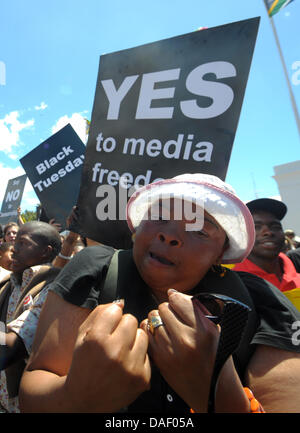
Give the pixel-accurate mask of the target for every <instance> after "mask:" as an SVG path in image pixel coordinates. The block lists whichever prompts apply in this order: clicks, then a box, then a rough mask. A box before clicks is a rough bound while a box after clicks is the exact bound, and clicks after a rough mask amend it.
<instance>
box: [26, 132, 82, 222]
mask: <svg viewBox="0 0 300 433" xmlns="http://www.w3.org/2000/svg"><path fill="white" fill-rule="evenodd" d="M84 155H85V145H84V144H83V142H82V141H81V140H80V138H79V137H78V135H77V134H76V132H75V131H74V129H73V128H72V126H71V125H70V124H68V125H67V126H65V127H64V128H62V129H61V130H59V131H58V132H56V133H55V134H53V135H52V136H51V137H49V138H48V139H47V140H46V141H44V142H43V143H41V144H40V145H39V146H37V147H36V148H35V149H33V150H32V151H31V152H29V153H28V154H27V155H25V156H24V157H23V158H21V160H20V162H21V164H22V166H23V167H24V170H25V171H26V174H27V176H28V178H29V180H30V182H31V184H32V186H33V188H34V190H35V192H36V194H37V196H38V198H39V200H40V202H41V205H42V207H43V208H44V210H45V212H46V214H47V217H48V218H49V219H52V218H54V219H55V222H57V223H59V224H61V226H62V229H64V228H65V226H66V218H67V217H68V215H69V214H70V211H71V209H72V207H73V206H74V205H75V204H76V202H77V198H78V193H79V189H80V179H81V172H82V167H83V161H84Z"/></svg>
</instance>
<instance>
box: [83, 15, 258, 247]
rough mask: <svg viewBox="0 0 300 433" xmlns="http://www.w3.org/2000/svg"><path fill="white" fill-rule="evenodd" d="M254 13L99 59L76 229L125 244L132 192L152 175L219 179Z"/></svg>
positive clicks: (232, 130) (234, 125) (247, 64)
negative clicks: (199, 173)
mask: <svg viewBox="0 0 300 433" xmlns="http://www.w3.org/2000/svg"><path fill="white" fill-rule="evenodd" d="M258 25H259V18H253V19H249V20H245V21H239V22H236V23H231V24H227V25H223V26H220V27H215V28H211V29H206V30H202V31H196V32H193V33H189V34H186V35H182V36H178V37H174V38H171V39H166V40H162V41H159V42H155V43H151V44H147V45H143V46H139V47H136V48H131V49H128V50H124V51H119V52H116V53H111V54H107V55H103V56H101V57H100V65H99V73H98V80H97V87H96V92H95V99H94V107H93V112H92V120H91V126H90V132H89V139H88V144H87V149H86V156H85V162H84V167H83V172H82V182H81V188H80V195H79V200H78V206H79V213H80V223H81V226H82V228H83V234H85V235H86V236H87V237H90V238H92V239H94V240H97V241H99V242H102V243H104V244H108V245H112V246H114V247H115V248H127V247H129V246H130V233H129V230H128V228H127V224H126V221H125V206H126V202H127V200H128V198H129V196H130V194H132V191H133V190H135V189H137V188H139V187H140V186H143V185H145V184H148V183H150V182H153V181H155V180H158V179H161V178H170V177H174V176H176V175H179V174H183V173H196V172H202V173H209V174H214V175H216V176H218V177H220V178H221V179H223V180H224V179H225V176H226V172H227V167H228V164H229V158H230V154H231V149H232V145H233V141H234V137H235V133H236V129H237V124H238V119H239V115H240V111H241V107H242V101H243V97H244V93H245V88H246V83H247V79H248V74H249V70H250V65H251V60H252V55H253V50H254V46H255V41H256V36H257V31H258Z"/></svg>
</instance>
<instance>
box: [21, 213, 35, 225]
mask: <svg viewBox="0 0 300 433" xmlns="http://www.w3.org/2000/svg"><path fill="white" fill-rule="evenodd" d="M21 217H22V219H23V221H24V223H27V222H28V221H36V212H35V211H32V210H25V211H24V212H22V213H21Z"/></svg>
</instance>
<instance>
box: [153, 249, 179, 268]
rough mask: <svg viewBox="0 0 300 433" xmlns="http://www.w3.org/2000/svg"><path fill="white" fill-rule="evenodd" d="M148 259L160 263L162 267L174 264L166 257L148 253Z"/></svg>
mask: <svg viewBox="0 0 300 433" xmlns="http://www.w3.org/2000/svg"><path fill="white" fill-rule="evenodd" d="M150 257H151V259H153V260H156V261H157V262H159V263H161V264H162V265H167V266H174V263H173V262H171V261H170V260H168V259H167V258H166V257H163V256H161V255H158V254H155V253H152V252H150Z"/></svg>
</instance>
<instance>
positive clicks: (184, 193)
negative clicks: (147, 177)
mask: <svg viewBox="0 0 300 433" xmlns="http://www.w3.org/2000/svg"><path fill="white" fill-rule="evenodd" d="M164 197H168V198H170V197H173V198H180V199H183V200H185V201H190V202H194V203H195V202H196V203H199V202H201V205H202V206H203V208H204V209H205V211H206V212H207V213H209V214H210V215H211V216H212V217H213V218H214V219H215V220H216V221H217V222H218V224H219V225H220V226H221V227H222V228H223V230H224V231H225V232H226V234H227V236H228V239H229V247H228V249H227V250H226V251H225V253H224V255H223V257H222V263H224V264H225V263H239V262H242V261H243V260H244V259H245V258H246V257H247V256H248V255H249V254H250V252H251V250H252V248H253V245H254V241H255V229H254V223H253V218H252V215H251V213H250V211H249V209H248V208H247V206H246V205H245V204H244V203H243V202H242V201H241V200H240V199H239V198H238V197H237V195H236V193H235V191H234V189H233V188H232V187H231V186H230V185H228V184H226V183H225V182H223V181H222V180H221V179H219V178H218V177H216V176H213V175H209V174H202V173H194V174H183V175H180V176H176V177H174V178H172V179H166V180H160V181H157V182H154V183H152V184H149V185H146V186H144V187H142V188H140V189H139V190H138V191H136V192H135V193H134V194H133V195H132V196H131V197H130V199H129V201H128V204H127V209H126V216H127V223H128V226H129V228H130V230H131V231H132V232H134V231H135V230H136V228H137V227H138V226H139V224H140V223H141V221H142V220H143V218H144V216H145V214H146V213H147V211H148V208H149V206H151V204H152V203H153V202H154V201H155V200H157V199H159V198H164Z"/></svg>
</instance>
